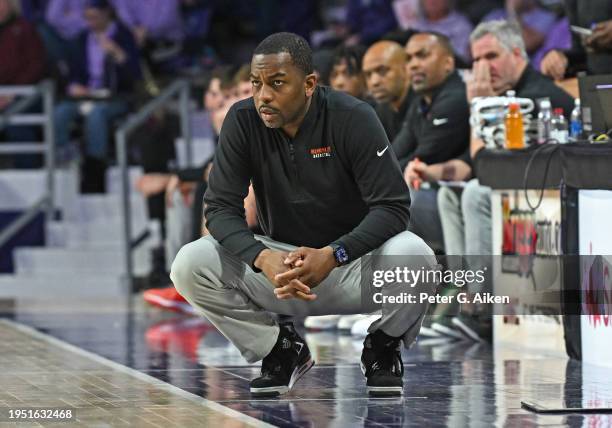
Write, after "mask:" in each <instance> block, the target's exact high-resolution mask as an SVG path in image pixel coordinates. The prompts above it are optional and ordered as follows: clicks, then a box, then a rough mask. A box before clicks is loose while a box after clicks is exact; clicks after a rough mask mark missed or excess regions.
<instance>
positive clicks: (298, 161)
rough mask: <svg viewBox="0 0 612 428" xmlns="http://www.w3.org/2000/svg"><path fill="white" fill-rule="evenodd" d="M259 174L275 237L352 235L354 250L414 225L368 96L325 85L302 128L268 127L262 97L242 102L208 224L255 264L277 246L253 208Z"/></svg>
mask: <svg viewBox="0 0 612 428" xmlns="http://www.w3.org/2000/svg"><path fill="white" fill-rule="evenodd" d="M249 182H252V183H253V188H254V190H255V197H256V200H257V218H258V220H259V224H260V227H261V228H262V230H263V231H264V233H265V234H266V235H267V236H269V237H271V238H272V239H274V240H276V241H279V242H285V243H288V244H293V245H296V246H306V247H312V248H322V247H325V246H326V245H329V244H332V243H334V244H340V245H342V246H343V247H344V248H345V249H346V251H347V253H348V256H349V259H350V260H354V259H357V258H359V257H361V256H362V255H364V254H366V253H368V252H370V251H372V250H374V249H376V248H378V247H379V246H380V245H382V244H383V243H384V242H385V241H386V240H388V239H389V238H391V237H393V236H394V235H396V234H398V233H400V232H402V231H404V230H406V228H407V226H408V220H409V217H410V214H409V208H410V196H409V192H408V187H407V186H406V183H405V182H404V179H403V176H402V172H401V170H400V168H399V164H398V162H397V158H396V157H395V154H394V152H393V150H392V149H390V144H389V140H388V139H387V136H386V134H385V131H384V129H383V127H382V125H381V123H380V121H379V120H378V118H377V116H376V113H375V112H374V110H373V109H372V107H370V106H369V105H368V104H367V103H365V102H363V101H360V100H358V99H356V98H353V97H351V96H349V95H346V94H343V93H341V92H337V91H334V90H332V89H330V88H328V87H317V88H316V90H315V92H314V94H313V99H312V102H311V104H310V107H309V109H308V112H307V113H306V116H305V117H304V121H303V122H302V124H301V126H300V127H299V129H298V132H297V134H296V136H295V138H289V137H288V136H287V135H286V134H285V133H284V132H283V131H282V130H281V129H271V128H267V127H266V126H265V125H264V123H263V121H262V120H261V118H260V117H259V115H258V114H257V111H256V108H255V105H254V102H253V99H252V98H248V99H246V100H243V101H240V102H238V103H236V104H234V105H233V106H232V108H231V109H230V111H229V113H228V115H227V117H226V118H225V121H224V122H223V127H222V129H221V133H220V136H219V144H218V147H217V151H216V154H215V159H214V163H213V168H212V170H211V173H210V177H209V183H208V184H209V185H208V189H207V191H206V194H205V196H204V202H205V205H206V208H205V217H206V226H207V228H208V230H209V232H210V233H211V235H212V236H213V237H214V238H215V239H216V240H217V241H218V242H219V243H220V244H221V245H222V246H223V247H225V248H226V249H228V250H229V251H230V252H231V253H233V254H234V255H236V256H238V257H239V258H241V259H242V260H243V261H244V262H245V263H247V264H249V265H250V266H253V261H254V260H255V258H256V257H257V255H258V254H259V253H260V252H261V251H262V250H264V249H265V248H267V247H266V246H265V245H264V244H263V243H261V242H260V241H258V240H256V239H255V238H254V235H253V232H251V231H250V230H249V228H248V227H247V224H246V221H245V217H244V204H243V200H244V198H245V197H246V195H247V192H248V187H249Z"/></svg>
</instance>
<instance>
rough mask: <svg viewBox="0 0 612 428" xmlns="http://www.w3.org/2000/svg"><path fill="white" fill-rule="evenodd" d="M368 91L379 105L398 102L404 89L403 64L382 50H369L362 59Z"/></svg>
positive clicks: (404, 70)
mask: <svg viewBox="0 0 612 428" xmlns="http://www.w3.org/2000/svg"><path fill="white" fill-rule="evenodd" d="M363 74H364V75H365V78H366V83H367V85H368V91H369V92H370V94H371V95H372V97H374V99H375V100H376V101H377V102H379V103H389V102H395V101H397V100H399V99H400V98H401V96H402V94H403V93H404V89H405V87H406V78H407V77H406V69H405V62H404V61H403V60H402V59H400V58H397V56H395V57H390V55H389V54H388V52H387V51H384V50H369V51H368V52H366V54H365V56H364V57H363Z"/></svg>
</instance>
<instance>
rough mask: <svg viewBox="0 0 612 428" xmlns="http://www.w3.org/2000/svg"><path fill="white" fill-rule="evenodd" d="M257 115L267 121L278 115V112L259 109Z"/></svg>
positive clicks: (269, 109)
mask: <svg viewBox="0 0 612 428" xmlns="http://www.w3.org/2000/svg"><path fill="white" fill-rule="evenodd" d="M259 113H260V114H261V116H262V117H263V118H264V119H266V120H268V119H271V118H272V117H274V116H276V115H277V114H278V111H276V110H274V109H271V108H265V107H264V108H260V109H259Z"/></svg>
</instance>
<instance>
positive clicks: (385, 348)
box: [361, 330, 404, 396]
mask: <svg viewBox="0 0 612 428" xmlns="http://www.w3.org/2000/svg"><path fill="white" fill-rule="evenodd" d="M400 341H401V340H400V338H395V337H391V336H388V335H386V334H385V333H383V332H382V331H381V330H377V331H375V332H374V333H371V334H368V335H367V336H366V338H365V340H364V341H363V352H362V353H361V371H362V372H363V374H364V375H365V377H366V379H367V383H366V386H367V390H368V394H370V395H372V396H396V395H401V394H402V391H403V390H404V380H403V375H404V364H403V362H402V355H401V353H400Z"/></svg>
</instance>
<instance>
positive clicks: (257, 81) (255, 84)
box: [251, 80, 261, 86]
mask: <svg viewBox="0 0 612 428" xmlns="http://www.w3.org/2000/svg"><path fill="white" fill-rule="evenodd" d="M251 85H253V86H259V85H261V82H260V81H259V80H251Z"/></svg>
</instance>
